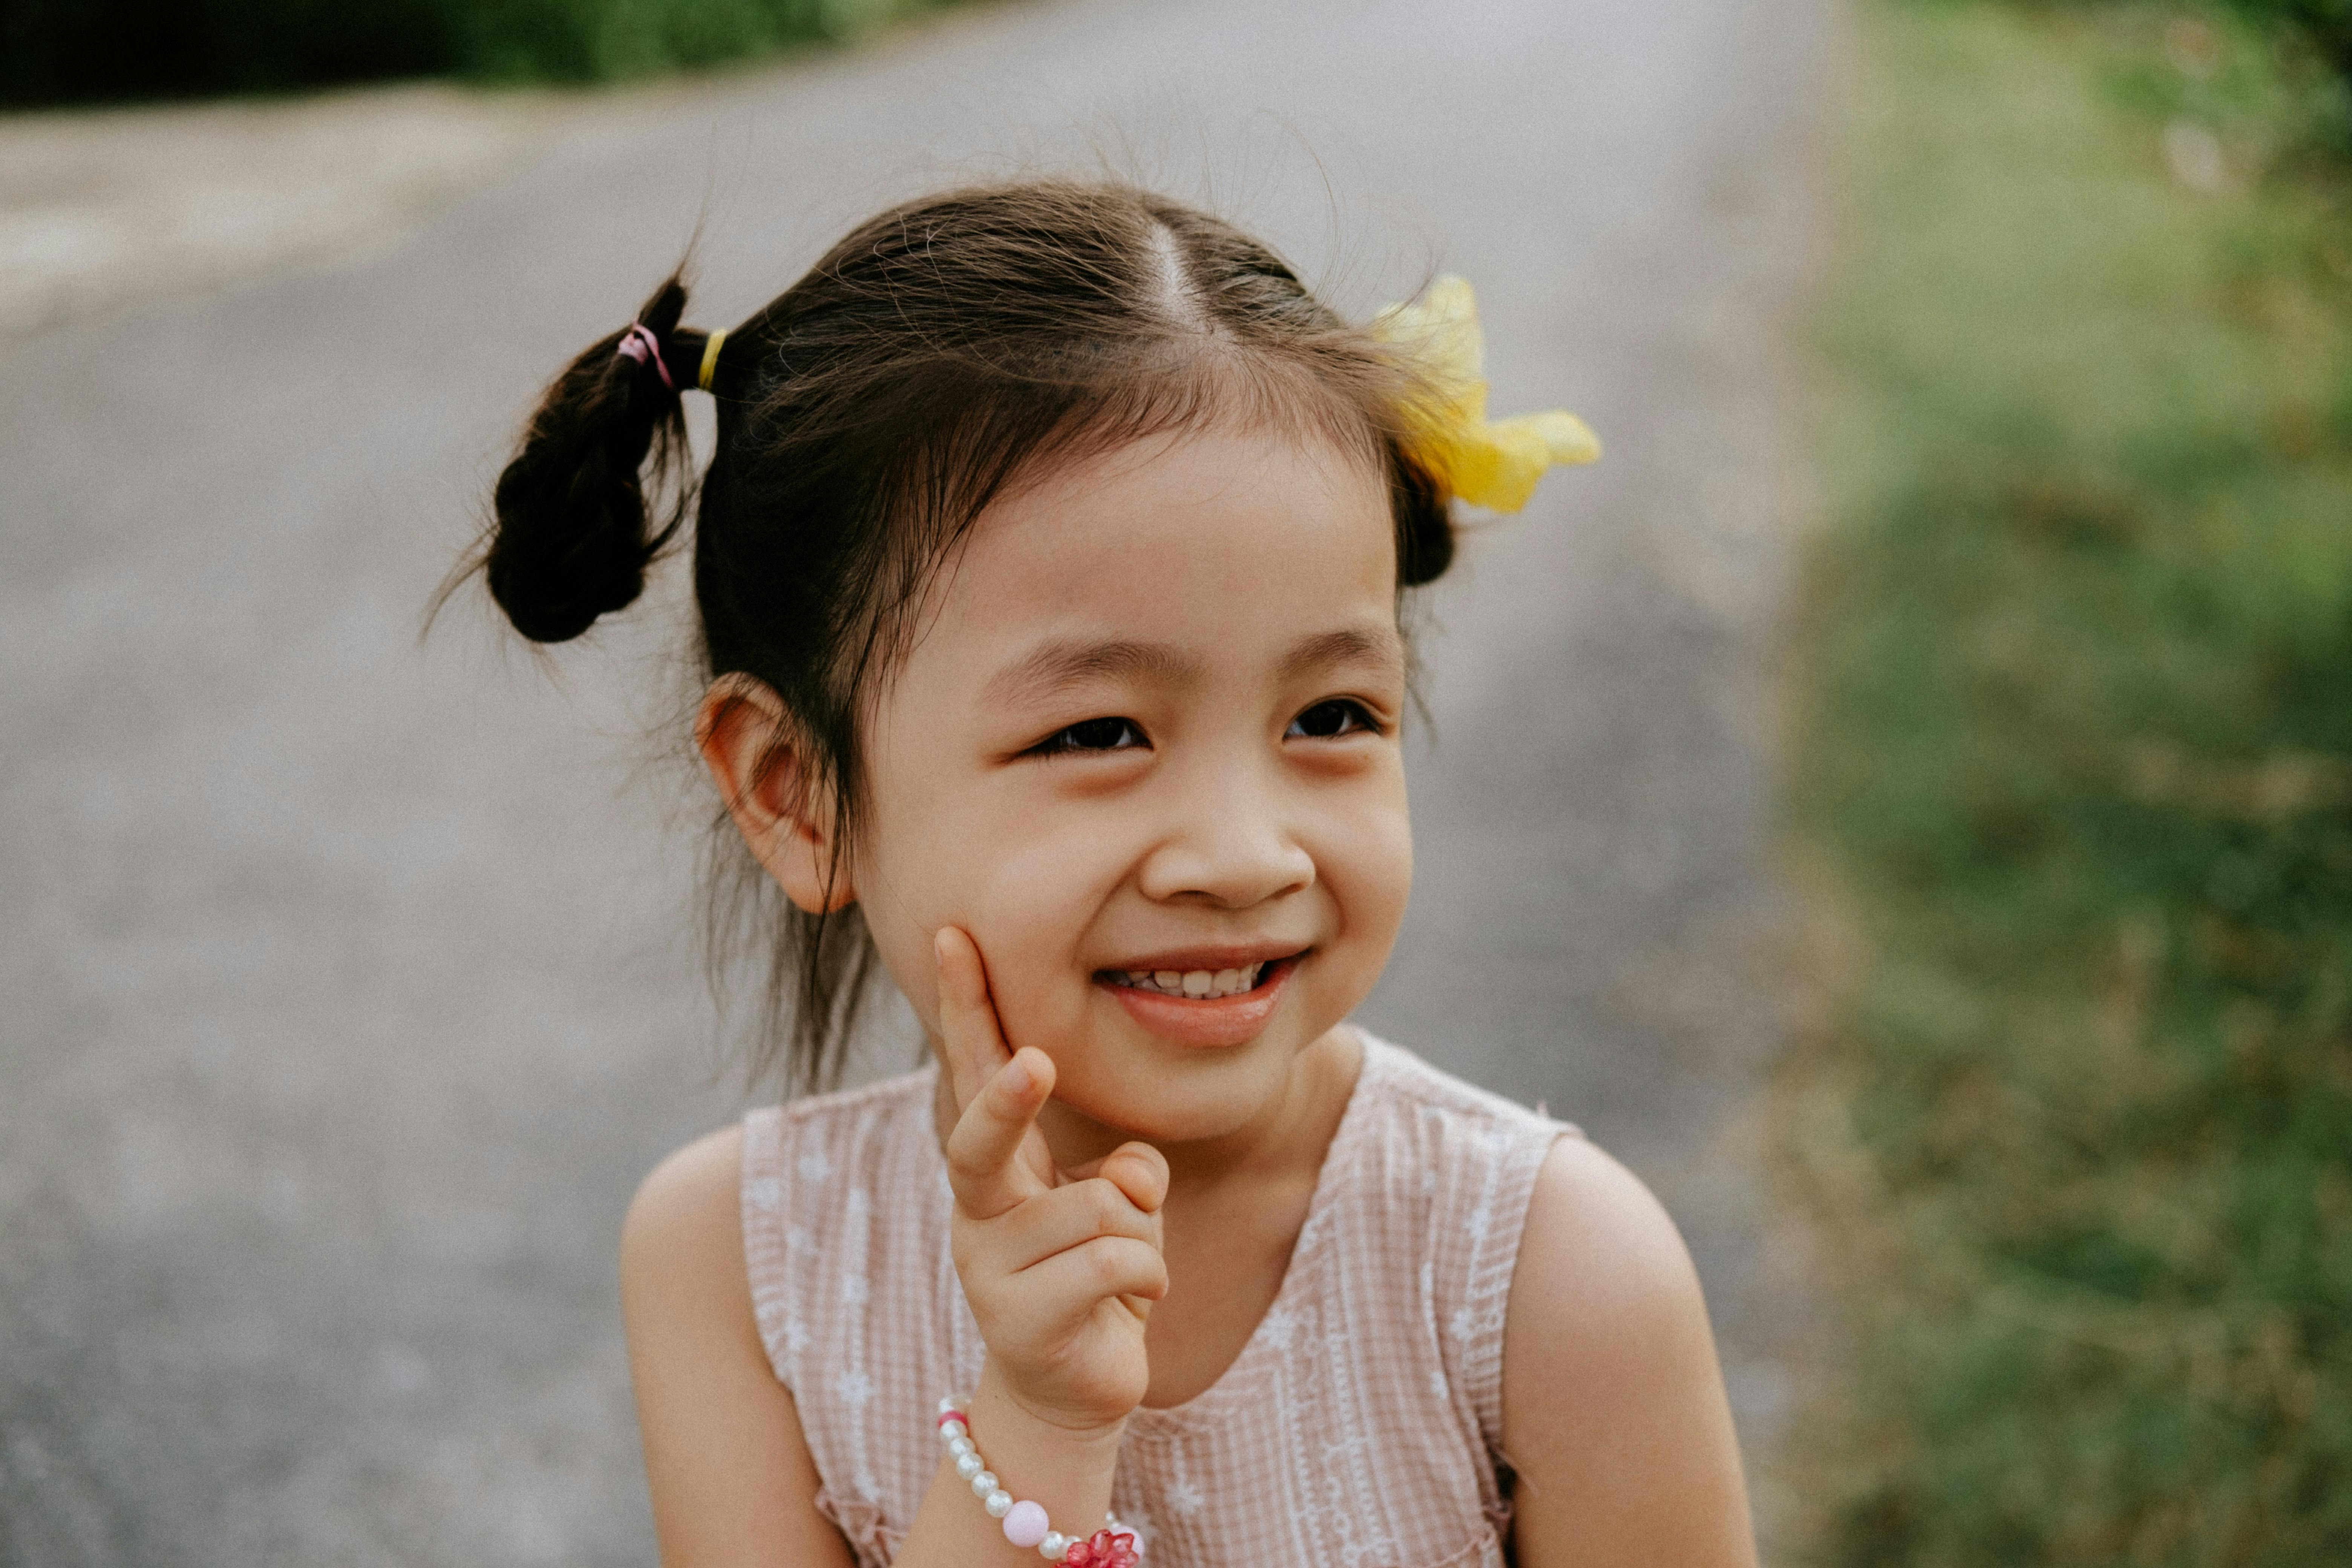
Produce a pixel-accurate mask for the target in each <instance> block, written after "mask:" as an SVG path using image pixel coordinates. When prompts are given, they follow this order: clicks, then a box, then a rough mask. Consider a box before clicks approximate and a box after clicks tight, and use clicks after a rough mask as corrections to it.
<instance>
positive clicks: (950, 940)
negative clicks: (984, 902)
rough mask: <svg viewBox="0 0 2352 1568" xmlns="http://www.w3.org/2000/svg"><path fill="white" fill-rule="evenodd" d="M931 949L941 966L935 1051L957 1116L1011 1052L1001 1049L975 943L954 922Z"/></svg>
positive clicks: (1001, 1040) (933, 940) (934, 939)
mask: <svg viewBox="0 0 2352 1568" xmlns="http://www.w3.org/2000/svg"><path fill="white" fill-rule="evenodd" d="M931 952H932V955H933V956H934V957H935V958H937V959H938V961H939V965H940V1056H941V1057H942V1058H945V1059H944V1060H943V1061H942V1062H941V1063H940V1065H941V1066H942V1067H943V1068H946V1069H947V1075H948V1088H949V1090H950V1092H951V1093H953V1094H954V1096H955V1108H956V1114H957V1115H958V1116H959V1117H961V1115H962V1114H963V1113H964V1112H965V1111H966V1110H969V1109H970V1108H971V1101H972V1097H973V1096H974V1095H976V1094H978V1093H979V1092H980V1086H981V1085H982V1084H983V1083H986V1082H987V1081H988V1079H989V1076H990V1075H991V1074H992V1073H993V1072H995V1071H996V1069H997V1068H1001V1067H1003V1065H1004V1063H1005V1062H1006V1061H1008V1060H1010V1059H1011V1055H1012V1053H1011V1052H1009V1051H1007V1050H1006V1049H1005V1048H1004V1032H1003V1029H1001V1028H1000V1027H999V1026H998V1025H997V1022H996V1004H995V1003H994V1001H992V999H991V998H990V996H989V994H988V972H987V970H986V969H985V968H984V967H983V966H982V963H981V960H980V948H979V947H978V945H976V944H975V943H974V942H972V940H971V937H970V936H969V935H967V934H966V933H965V932H963V931H959V930H958V929H957V928H955V927H954V926H941V927H940V929H939V931H938V933H937V934H936V935H934V936H933V937H932V938H931Z"/></svg>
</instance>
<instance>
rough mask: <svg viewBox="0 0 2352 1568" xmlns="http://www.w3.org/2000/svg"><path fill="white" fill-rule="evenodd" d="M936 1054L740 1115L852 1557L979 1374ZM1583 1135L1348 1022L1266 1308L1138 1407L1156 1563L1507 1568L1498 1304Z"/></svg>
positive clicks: (889, 1522)
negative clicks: (1342, 1107) (1341, 1067)
mask: <svg viewBox="0 0 2352 1568" xmlns="http://www.w3.org/2000/svg"><path fill="white" fill-rule="evenodd" d="M935 1070H936V1069H933V1068H925V1069H924V1070H923V1071H921V1072H918V1073H912V1074H909V1075H908V1076H907V1077H904V1078H899V1079H892V1080H890V1081H889V1082H887V1083H880V1084H877V1085H874V1086H873V1087H871V1088H868V1089H854V1090H851V1091H849V1092H847V1093H844V1094H831V1095H823V1096H819V1097H817V1098H814V1099H810V1100H799V1101H795V1102H793V1103H792V1104H789V1105H786V1106H784V1107H782V1109H781V1110H773V1109H772V1110H755V1111H753V1112H752V1113H751V1115H750V1116H748V1117H747V1118H745V1120H744V1139H743V1239H744V1248H745V1253H746V1257H747V1259H748V1261H749V1263H750V1267H751V1298H752V1303H753V1306H754V1308H755V1310H757V1312H758V1315H759V1323H760V1335H761V1340H762V1341H763V1342H765V1343H766V1345H767V1350H768V1360H769V1363H770V1364H772V1366H773V1367H774V1368H775V1373H776V1376H777V1377H778V1378H780V1379H781V1380H782V1382H783V1384H784V1385H785V1386H786V1387H787V1388H789V1389H791V1390H792V1393H793V1400H794V1402H795V1403H796V1404H797V1405H798V1406H799V1409H800V1417H801V1423H802V1425H803V1428H804V1429H805V1432H806V1436H807V1438H808V1445H809V1450H810V1452H811V1453H812V1454H813V1455H814V1458H815V1460H816V1468H817V1475H818V1478H819V1480H820V1483H821V1484H820V1489H819V1491H818V1495H817V1506H818V1508H819V1510H821V1511H822V1512H823V1513H824V1516H825V1517H826V1518H827V1519H830V1520H832V1521H834V1523H835V1524H836V1525H838V1526H839V1527H840V1528H841V1532H842V1534H843V1535H844V1536H845V1537H846V1538H847V1539H848V1541H849V1544H850V1548H851V1550H852V1551H853V1552H855V1553H856V1557H857V1561H858V1563H860V1564H861V1565H862V1568H883V1565H884V1564H886V1563H888V1562H889V1561H890V1559H891V1558H892V1556H893V1555H894V1554H895V1553H896V1552H897V1551H898V1545H899V1543H900V1542H902V1541H904V1540H905V1539H906V1532H907V1530H908V1526H909V1525H910V1524H912V1523H913V1521H914V1518H915V1510H916V1507H917V1505H918V1504H919V1503H920V1501H921V1500H922V1497H923V1492H924V1489H926V1488H927V1487H928V1486H929V1484H930V1480H931V1475H932V1470H933V1468H934V1467H935V1466H936V1465H937V1464H938V1462H939V1443H938V1440H937V1438H936V1437H935V1436H933V1433H932V1422H933V1407H934V1405H936V1403H937V1401H938V1400H939V1398H940V1395H941V1394H950V1393H961V1392H964V1391H967V1390H969V1389H971V1387H972V1386H973V1385H974V1384H976V1383H978V1381H979V1379H980V1368H981V1360H982V1353H983V1347H982V1343H981V1338H980V1331H979V1329H978V1327H977V1326H976V1325H975V1324H974V1323H973V1321H972V1317H971V1309H970V1308H969V1307H968V1306H966V1305H965V1302H964V1299H963V1289H962V1287H961V1285H960V1284H959V1283H958V1282H957V1279H956V1272H955V1265H954V1263H953V1261H952V1260H951V1258H950V1256H949V1248H948V1218H949V1211H950V1196H949V1192H948V1182H947V1168H946V1165H945V1163H943V1161H942V1159H941V1157H940V1148H939V1142H938V1137H937V1133H936V1131H935V1130H934V1128H933V1125H932V1096H933V1093H934V1085H935ZM1573 1131H1574V1129H1572V1128H1570V1127H1567V1126H1564V1125H1563V1124H1562V1123H1559V1122H1557V1121H1549V1120H1548V1119H1547V1118H1545V1117H1542V1116H1539V1115H1538V1114H1536V1113H1535V1112H1533V1111H1530V1110H1524V1109H1522V1108H1520V1107H1519V1106H1517V1105H1513V1104H1511V1103H1510V1102H1508V1101H1507V1100H1500V1099H1497V1098H1496V1097H1495V1096H1493V1095H1490V1094H1487V1093H1486V1092H1485V1091H1483V1090H1480V1089H1473V1088H1471V1087H1470V1086H1469V1085H1467V1084H1465V1083H1462V1082H1460V1081H1458V1080H1456V1079H1452V1078H1449V1077H1447V1076H1446V1075H1445V1074H1444V1073H1441V1072H1439V1071H1438V1070H1437V1069H1436V1068H1432V1067H1430V1066H1428V1065H1427V1064H1425V1063H1423V1061H1421V1060H1420V1059H1419V1058H1416V1057H1414V1056H1412V1055H1411V1054H1410V1053H1408V1052H1406V1051H1403V1050H1401V1049H1399V1048H1398V1047H1394V1046H1391V1045H1388V1044H1386V1043H1384V1042H1382V1041H1380V1040H1376V1039H1372V1038H1370V1037H1369V1036H1368V1037H1365V1047H1364V1066H1363V1072H1362V1075H1361V1076H1360V1078H1359V1079H1358V1080H1357V1083H1356V1087H1355V1090H1354V1093H1353V1095H1352V1096H1351V1097H1350V1099H1349V1101H1348V1109H1347V1111H1346V1114H1345V1115H1344V1116H1343V1117H1342V1119H1341V1121H1340V1123H1339V1132H1338V1133H1337V1135H1335V1136H1334V1137H1333V1139H1332V1141H1331V1148H1330V1152H1328V1154H1327V1155H1326V1156H1325V1159H1324V1163H1323V1171H1322V1174H1321V1176H1320V1177H1319V1178H1318V1181H1317V1184H1316V1188H1315V1195H1314V1197H1313V1199H1312V1201H1311V1202H1310V1204H1309V1205H1308V1208H1307V1222H1306V1225H1305V1226H1304V1228H1302V1229H1301V1230H1300V1232H1299V1234H1298V1245H1297V1249H1296V1250H1295V1251H1294V1252H1293V1254H1292V1255H1291V1259H1290V1268H1289V1270H1288V1272H1287V1273H1286V1274H1285V1275H1284V1276H1283V1280H1282V1286H1281V1289H1280V1291H1279V1293H1278V1294H1277V1295H1276V1299H1275V1302H1274V1305H1273V1307H1272V1308H1270V1309H1269V1310H1267V1312H1266V1314H1265V1318H1264V1319H1263V1320H1262V1321H1260V1322H1259V1323H1258V1326H1257V1330H1256V1331H1255V1333H1253V1334H1252V1335H1251V1336H1250V1340H1249V1342H1248V1343H1247V1344H1246V1345H1244V1347H1243V1349H1242V1352H1241V1354H1240V1355H1239V1357H1237V1358H1236V1359H1235V1360H1234V1363H1233V1365H1232V1366H1231V1367H1229V1368H1227V1369H1226V1371H1225V1373H1224V1375H1223V1376H1222V1377H1220V1378H1219V1379H1218V1380H1217V1381H1216V1383H1215V1384H1213V1385H1212V1386H1211V1387H1210V1388H1209V1389H1208V1390H1207V1391H1206V1392H1205V1393H1202V1394H1200V1395H1199V1396H1198V1397H1197V1398H1194V1399H1192V1400H1189V1401H1187V1402H1186V1403H1184V1404H1183V1405H1177V1406H1175V1407H1174V1408H1172V1409H1166V1410H1150V1409H1145V1410H1138V1411H1137V1412H1136V1413H1135V1415H1134V1416H1133V1417H1132V1418H1131V1419H1130V1420H1129V1425H1128V1430H1127V1437H1126V1441H1125V1445H1124V1447H1122V1448H1121V1449H1120V1451H1119V1466H1118V1478H1117V1481H1116V1484H1115V1490H1114V1493H1113V1498H1112V1506H1113V1508H1114V1509H1115V1510H1116V1511H1117V1512H1118V1517H1119V1519H1120V1520H1121V1521H1123V1522H1124V1523H1126V1524H1127V1525H1129V1527H1131V1528H1133V1529H1134V1530H1135V1531H1137V1532H1138V1533H1139V1535H1140V1536H1141V1537H1142V1540H1143V1542H1144V1545H1145V1548H1146V1553H1145V1561H1146V1563H1147V1568H1256V1565H1257V1564H1260V1563H1317V1564H1337V1565H1339V1568H1469V1565H1471V1564H1476V1565H1478V1568H1501V1564H1502V1563H1503V1562H1504V1555H1503V1540H1504V1537H1505V1532H1506V1529H1507V1524H1508V1521H1509V1518H1510V1499H1509V1475H1510V1472H1509V1468H1508V1467H1507V1464H1506V1463H1505V1462H1504V1460H1503V1458H1502V1457H1501V1454H1500V1451H1499V1449H1500V1443H1501V1437H1502V1368H1503V1314H1504V1309H1505V1307H1506V1305H1507V1302H1508V1300H1509V1295H1510V1288H1511V1266H1512V1263H1513V1261H1514V1260H1515V1258H1517V1252H1518V1245H1519V1232H1520V1229H1521V1227H1522V1226H1523V1224H1524V1222H1525V1220H1526V1216H1527V1208H1528V1194H1530V1193H1531V1192H1532V1191H1533V1188H1534V1184H1535V1179H1536V1173H1537V1170H1538V1167H1539V1166H1540V1165H1541V1164H1542V1163H1543V1159H1544V1155H1545V1154H1546V1152H1548V1151H1549V1149H1550V1148H1551V1144H1552V1141H1553V1140H1554V1139H1555V1138H1557V1137H1559V1136H1560V1135H1561V1134H1562V1133H1564V1132H1573Z"/></svg>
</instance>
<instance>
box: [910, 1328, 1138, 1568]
mask: <svg viewBox="0 0 2352 1568" xmlns="http://www.w3.org/2000/svg"><path fill="white" fill-rule="evenodd" d="M947 1392H949V1393H950V1394H951V1393H953V1392H954V1391H952V1390H950V1391H947ZM957 1405H958V1407H959V1413H960V1414H961V1417H962V1424H963V1425H964V1427H965V1430H966V1432H967V1433H968V1436H969V1442H968V1444H967V1445H964V1447H970V1448H971V1450H972V1451H974V1452H975V1454H976V1455H977V1456H978V1457H979V1458H982V1461H983V1462H984V1464H985V1467H986V1468H985V1470H984V1471H982V1472H979V1475H992V1476H993V1477H994V1478H995V1482H996V1487H997V1488H998V1489H1002V1490H1003V1491H1004V1492H1006V1493H1008V1494H1010V1496H1011V1497H1012V1498H1013V1499H1016V1500H1020V1501H1022V1502H1025V1503H1031V1504H1034V1505H1035V1506H1036V1507H1037V1508H1039V1509H1042V1510H1044V1512H1045V1518H1046V1519H1047V1520H1048V1521H1050V1522H1051V1526H1052V1528H1053V1530H1054V1531H1055V1532H1056V1533H1057V1534H1059V1535H1064V1536H1069V1537H1074V1538H1079V1539H1083V1538H1085V1537H1087V1536H1089V1535H1091V1534H1093V1532H1094V1531H1097V1530H1099V1529H1101V1528H1102V1527H1103V1526H1104V1525H1105V1523H1106V1522H1107V1521H1108V1517H1109V1514H1110V1491H1111V1480H1112V1478H1113V1476H1114V1474H1115V1473H1116V1472H1117V1470H1118V1445H1119V1439H1120V1438H1121V1437H1122V1436H1125V1434H1126V1430H1127V1421H1126V1418H1125V1417H1124V1416H1122V1417H1120V1418H1119V1419H1118V1420H1116V1421H1113V1422H1110V1423H1108V1424H1098V1425H1093V1426H1070V1425H1065V1424H1064V1423H1063V1422H1061V1421H1057V1420H1055V1419H1054V1418H1053V1417H1052V1416H1050V1415H1038V1414H1036V1413H1034V1412H1033V1411H1032V1410H1030V1409H1029V1408H1028V1407H1027V1406H1026V1405H1024V1404H1023V1403H1022V1402H1021V1400H1020V1399H1018V1398H1017V1397H1016V1396H1015V1395H1014V1394H1013V1393H1012V1391H1011V1390H1010V1389H1009V1388H1007V1387H1006V1386H1005V1384H1004V1383H1003V1379H1002V1377H1001V1376H999V1375H997V1373H996V1369H995V1367H994V1366H993V1364H991V1365H990V1366H989V1367H988V1368H987V1369H985V1370H983V1371H982V1374H981V1380H980V1386H979V1387H977V1388H975V1389H974V1390H972V1392H971V1396H970V1397H969V1398H968V1399H959V1400H958V1401H957ZM958 1458H959V1455H958V1454H957V1453H956V1452H953V1451H951V1450H950V1449H948V1448H945V1447H943V1448H942V1451H941V1455H940V1463H941V1465H942V1466H944V1467H947V1476H946V1478H944V1479H952V1480H954V1481H955V1482H957V1483H958V1484H960V1485H962V1486H963V1487H965V1488H966V1489H971V1483H972V1482H973V1481H974V1480H975V1479H979V1477H978V1476H977V1475H976V1476H961V1475H958V1474H957V1472H956V1470H955V1468H954V1467H955V1466H956V1463H957V1460H958ZM965 1506H966V1507H968V1508H970V1509H971V1512H972V1514H973V1515H974V1516H975V1517H976V1519H977V1520H978V1521H980V1522H982V1523H983V1524H985V1525H987V1526H988V1527H989V1528H990V1529H991V1530H992V1531H995V1530H997V1529H999V1527H1000V1526H1001V1523H1002V1521H1003V1515H1001V1514H997V1515H992V1514H991V1513H989V1512H986V1511H983V1510H985V1508H986V1499H985V1498H984V1497H983V1496H982V1495H981V1494H979V1493H978V1492H974V1494H973V1496H972V1498H971V1500H970V1501H969V1502H968V1503H966V1504H965ZM1033 1544H1034V1543H1033ZM1030 1561H1032V1562H1034V1561H1036V1559H1035V1558H1034V1556H1033V1557H1032V1558H1031V1559H1030Z"/></svg>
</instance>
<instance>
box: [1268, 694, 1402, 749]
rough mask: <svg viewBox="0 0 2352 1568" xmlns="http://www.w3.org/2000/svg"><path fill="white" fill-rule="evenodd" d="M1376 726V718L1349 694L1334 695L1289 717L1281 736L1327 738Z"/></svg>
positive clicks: (1296, 739)
mask: <svg viewBox="0 0 2352 1568" xmlns="http://www.w3.org/2000/svg"><path fill="white" fill-rule="evenodd" d="M1380 728H1381V726H1380V722H1379V721H1377V720H1375V719H1374V718H1373V717H1372V715H1371V710H1370V709H1368V708H1366V707H1365V706H1364V705H1363V704H1362V703H1360V702H1359V701H1357V700H1355V699H1353V698H1350V697H1335V698H1333V699H1331V700H1329V701H1328V702H1318V703H1317V704H1316V705H1315V706H1314V707H1312V708H1309V709H1308V710H1307V711H1306V712H1304V713H1301V714H1300V715H1299V716H1298V717H1297V718H1296V719H1293V720H1292V721H1290V728H1289V729H1287V730H1285V731H1283V732H1282V737H1283V739H1284V740H1286V741H1299V740H1307V741H1328V740H1334V739H1336V738H1338V737H1339V736H1341V735H1354V734H1359V733H1362V732H1364V731H1370V732H1372V733H1374V734H1377V733H1379V732H1380Z"/></svg>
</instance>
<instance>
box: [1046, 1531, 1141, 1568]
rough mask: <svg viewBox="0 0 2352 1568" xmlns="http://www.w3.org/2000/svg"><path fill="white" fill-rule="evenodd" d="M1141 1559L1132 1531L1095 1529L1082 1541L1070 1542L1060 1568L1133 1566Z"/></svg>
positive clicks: (1124, 1567)
mask: <svg viewBox="0 0 2352 1568" xmlns="http://www.w3.org/2000/svg"><path fill="white" fill-rule="evenodd" d="M1142 1560H1143V1554H1142V1553H1141V1552H1138V1551H1137V1550H1136V1549H1135V1535H1134V1532H1133V1531H1125V1530H1097V1531H1095V1532H1094V1533H1093V1534H1092V1535H1090V1536H1088V1537H1087V1539H1086V1540H1084V1541H1073V1542H1070V1550H1069V1552H1068V1553H1067V1554H1066V1556H1064V1557H1063V1559H1062V1568H1135V1565H1136V1564H1137V1563H1139V1562H1141V1561H1142Z"/></svg>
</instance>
